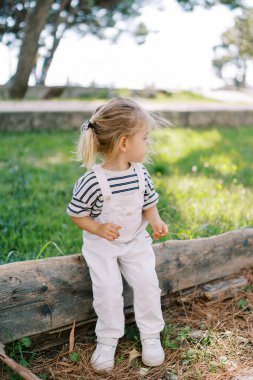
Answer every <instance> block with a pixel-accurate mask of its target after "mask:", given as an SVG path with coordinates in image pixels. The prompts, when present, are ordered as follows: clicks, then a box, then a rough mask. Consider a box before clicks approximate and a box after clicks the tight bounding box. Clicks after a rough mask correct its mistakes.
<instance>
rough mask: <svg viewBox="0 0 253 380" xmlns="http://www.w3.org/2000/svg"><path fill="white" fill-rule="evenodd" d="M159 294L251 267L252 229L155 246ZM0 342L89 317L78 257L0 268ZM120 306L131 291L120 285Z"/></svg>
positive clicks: (87, 286)
mask: <svg viewBox="0 0 253 380" xmlns="http://www.w3.org/2000/svg"><path fill="white" fill-rule="evenodd" d="M154 250H155V253H156V262H157V273H158V277H159V281H160V287H161V289H162V295H168V294H171V293H174V292H177V291H179V290H183V289H187V288H192V287H194V286H197V285H199V284H203V283H207V282H209V281H211V280H213V279H217V278H221V277H224V276H227V275H230V274H232V273H235V272H238V271H239V270H240V269H242V268H247V267H249V266H252V265H253V229H251V228H248V229H242V230H237V231H231V232H227V233H225V234H222V235H218V236H213V237H210V238H201V239H193V240H188V241H166V242H164V243H160V244H155V245H154ZM0 289H1V293H0V341H1V342H3V343H8V342H11V341H12V340H16V339H20V338H21V337H24V336H33V335H36V334H40V333H43V332H48V331H51V330H56V329H57V328H59V329H62V328H64V326H69V325H72V324H73V321H74V320H76V322H77V325H78V323H83V322H84V323H85V321H88V320H91V319H93V318H95V313H94V310H93V307H92V287H91V281H90V276H89V271H88V268H87V266H86V264H85V261H84V259H83V257H82V255H70V256H65V257H54V258H49V259H42V260H31V261H22V262H16V263H11V264H6V265H2V266H0ZM124 298H125V310H126V311H127V310H129V308H130V309H131V306H132V291H131V289H130V287H128V286H126V285H125V286H124Z"/></svg>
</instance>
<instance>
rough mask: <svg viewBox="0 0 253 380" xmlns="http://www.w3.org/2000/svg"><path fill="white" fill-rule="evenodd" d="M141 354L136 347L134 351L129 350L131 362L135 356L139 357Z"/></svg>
mask: <svg viewBox="0 0 253 380" xmlns="http://www.w3.org/2000/svg"><path fill="white" fill-rule="evenodd" d="M139 356H141V353H140V352H139V351H137V350H136V349H135V348H134V349H133V350H132V351H130V352H129V362H131V361H132V360H133V359H135V358H138V357H139Z"/></svg>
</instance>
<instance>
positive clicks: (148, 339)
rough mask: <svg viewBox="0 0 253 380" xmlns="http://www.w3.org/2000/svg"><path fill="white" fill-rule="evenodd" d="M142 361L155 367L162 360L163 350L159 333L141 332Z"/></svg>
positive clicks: (163, 356)
mask: <svg viewBox="0 0 253 380" xmlns="http://www.w3.org/2000/svg"><path fill="white" fill-rule="evenodd" d="M141 344H142V362H143V363H144V364H145V365H146V366H149V367H156V366H159V365H161V364H162V363H163V362H164V358H165V355H164V351H163V348H162V345H161V340H160V333H158V334H150V335H143V334H141Z"/></svg>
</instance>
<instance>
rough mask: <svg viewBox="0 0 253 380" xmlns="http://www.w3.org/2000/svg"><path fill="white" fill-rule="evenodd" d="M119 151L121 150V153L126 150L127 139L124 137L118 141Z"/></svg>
mask: <svg viewBox="0 0 253 380" xmlns="http://www.w3.org/2000/svg"><path fill="white" fill-rule="evenodd" d="M119 149H120V150H121V152H126V149H127V137H126V136H123V137H121V139H120V140H119Z"/></svg>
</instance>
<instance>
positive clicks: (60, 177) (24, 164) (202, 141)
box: [0, 127, 253, 264]
mask: <svg viewBox="0 0 253 380" xmlns="http://www.w3.org/2000/svg"><path fill="white" fill-rule="evenodd" d="M77 137H78V132H76V131H37V132H26V133H13V132H6V133H1V134H0V139H1V145H0V175H1V182H0V193H1V197H0V263H2V264H3V263H5V262H11V261H18V260H26V259H33V258H36V257H38V255H39V256H40V257H41V258H42V257H48V256H53V255H60V254H62V253H63V254H73V253H76V252H80V250H81V245H82V233H81V230H79V229H78V228H77V227H76V226H75V225H74V224H73V222H72V221H71V219H70V217H69V216H68V215H67V213H66V207H67V204H68V202H69V201H70V199H71V195H72V189H73V185H74V183H75V181H76V180H77V179H78V178H79V177H80V176H81V175H82V174H83V168H79V164H78V163H77V162H75V161H73V156H74V155H73V154H72V153H71V152H72V151H73V150H74V149H75V141H76V139H77ZM154 137H155V139H156V143H155V146H154V148H155V151H156V152H159V153H156V154H154V156H153V164H152V165H151V164H148V165H147V167H148V169H149V171H150V173H151V175H152V178H153V180H154V182H155V185H156V188H157V191H158V192H159V194H160V203H159V209H160V213H161V215H162V217H163V218H164V220H165V221H166V222H167V223H168V224H169V228H170V233H169V235H168V239H192V238H196V237H203V236H211V235H214V234H219V233H223V232H225V231H229V230H233V229H237V228H245V227H252V226H253V207H252V204H253V191H252V188H253V161H252V146H253V129H250V128H247V127H241V128H238V129H229V128H209V129H205V130H200V129H198V130H193V129H181V128H177V129H162V130H160V131H157V132H156V133H155V136H154ZM49 242H52V243H49ZM45 245H46V247H45ZM43 247H45V249H43ZM60 250H61V251H62V253H61V252H60Z"/></svg>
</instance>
